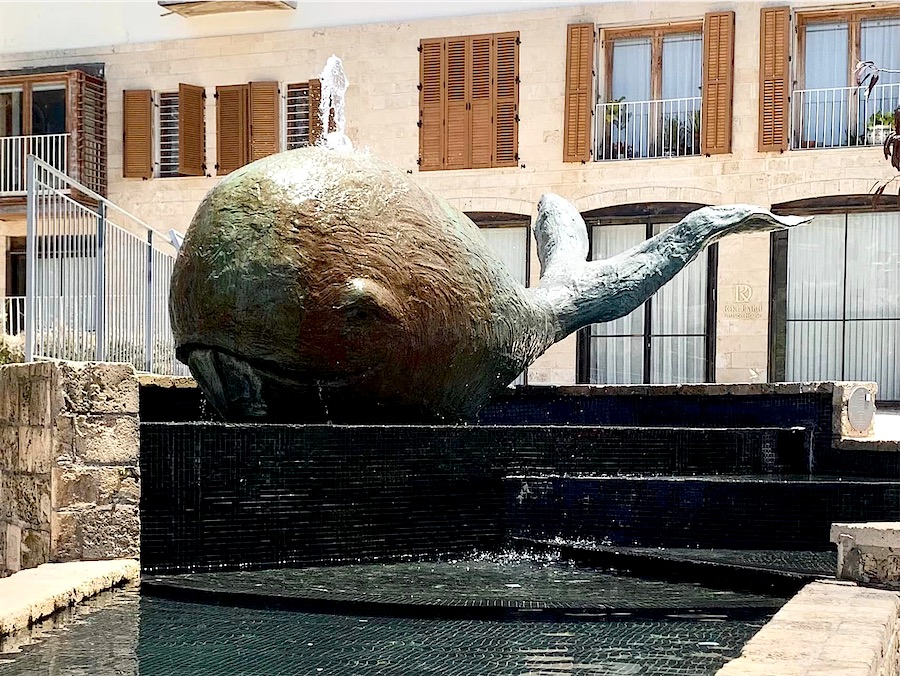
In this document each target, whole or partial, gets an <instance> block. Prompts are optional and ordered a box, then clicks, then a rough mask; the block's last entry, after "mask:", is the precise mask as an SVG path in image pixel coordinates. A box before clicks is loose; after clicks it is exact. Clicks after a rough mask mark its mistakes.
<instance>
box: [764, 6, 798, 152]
mask: <svg viewBox="0 0 900 676" xmlns="http://www.w3.org/2000/svg"><path fill="white" fill-rule="evenodd" d="M790 17H791V9H790V7H765V8H763V9H762V10H761V12H760V22H759V23H760V29H759V30H760V36H759V150H760V152H769V151H773V150H787V147H788V100H789V95H790V92H789V90H788V87H789V86H790V77H791V70H790V62H789V59H788V56H789V54H790V48H791V45H790V35H791V32H790Z"/></svg>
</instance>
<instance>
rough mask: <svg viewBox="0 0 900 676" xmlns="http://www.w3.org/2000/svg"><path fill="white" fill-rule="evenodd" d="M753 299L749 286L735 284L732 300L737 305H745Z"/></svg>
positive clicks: (751, 288) (751, 289)
mask: <svg viewBox="0 0 900 676" xmlns="http://www.w3.org/2000/svg"><path fill="white" fill-rule="evenodd" d="M751 298H753V287H752V286H750V285H749V284H735V286H734V299H735V300H736V301H737V302H738V303H746V302H747V301H749V300H750V299H751Z"/></svg>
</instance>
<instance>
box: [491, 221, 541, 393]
mask: <svg viewBox="0 0 900 676" xmlns="http://www.w3.org/2000/svg"><path fill="white" fill-rule="evenodd" d="M481 234H482V235H484V238H485V239H486V240H487V243H488V246H490V247H491V249H493V251H494V253H496V254H497V256H499V258H500V260H501V261H503V264H504V265H505V266H506V269H507V270H509V271H510V273H512V276H513V277H514V278H515V279H517V280H518V281H519V282H520V283H521V284H522V285H523V286H528V247H529V245H530V239H529V230H528V227H527V226H512V227H499V228H481ZM524 383H525V374H524V373H522V374H520V375H519V376H518V377H517V378H516V379H515V380H514V381H512V382H511V383H510V385H523V384H524Z"/></svg>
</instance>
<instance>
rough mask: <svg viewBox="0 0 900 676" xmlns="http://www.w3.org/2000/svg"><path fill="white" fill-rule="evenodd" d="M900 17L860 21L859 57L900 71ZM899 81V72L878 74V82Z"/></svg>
mask: <svg viewBox="0 0 900 676" xmlns="http://www.w3.org/2000/svg"><path fill="white" fill-rule="evenodd" d="M897 36H900V19H869V20H866V21H861V22H860V57H861V60H862V61H871V62H873V63H874V64H875V65H876V66H878V67H879V68H887V69H890V70H893V71H900V39H898V38H897ZM898 82H900V72H893V73H888V72H885V71H882V72H881V73H880V74H879V79H878V84H880V85H887V84H896V83H898Z"/></svg>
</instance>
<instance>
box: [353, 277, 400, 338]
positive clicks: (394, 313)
mask: <svg viewBox="0 0 900 676" xmlns="http://www.w3.org/2000/svg"><path fill="white" fill-rule="evenodd" d="M340 307H341V309H342V310H343V312H344V318H345V320H346V321H347V324H348V325H349V326H351V327H352V326H361V325H371V324H373V323H376V322H390V323H394V322H397V321H400V320H401V318H402V314H403V312H402V309H401V308H400V304H399V303H398V302H397V299H396V298H395V297H394V294H393V293H391V291H390V290H388V289H387V288H385V287H384V286H382V285H381V284H379V283H378V282H376V281H375V280H373V279H364V278H361V277H356V278H354V279H351V280H350V281H349V282H348V283H347V286H346V288H345V289H344V293H343V298H342V299H341V303H340Z"/></svg>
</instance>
